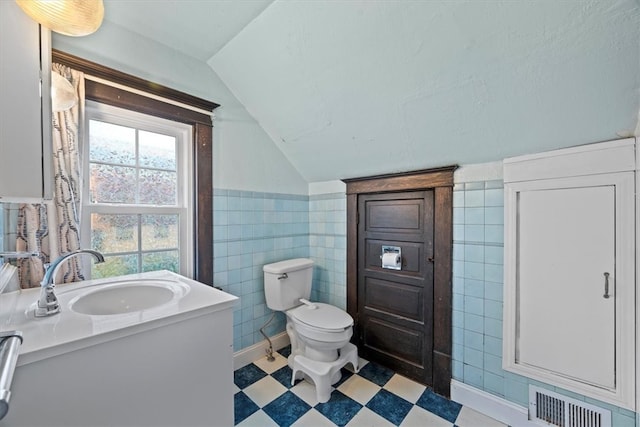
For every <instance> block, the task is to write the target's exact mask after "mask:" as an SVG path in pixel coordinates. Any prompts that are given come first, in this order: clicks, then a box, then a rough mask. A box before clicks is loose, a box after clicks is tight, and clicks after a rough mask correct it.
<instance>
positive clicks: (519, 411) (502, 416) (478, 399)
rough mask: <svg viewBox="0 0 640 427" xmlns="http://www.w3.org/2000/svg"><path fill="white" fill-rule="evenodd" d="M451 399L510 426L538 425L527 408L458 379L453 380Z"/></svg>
mask: <svg viewBox="0 0 640 427" xmlns="http://www.w3.org/2000/svg"><path fill="white" fill-rule="evenodd" d="M451 400H453V401H456V402H458V403H460V404H462V405H463V406H468V407H469V408H471V409H473V410H475V411H478V412H480V413H482V414H484V415H486V416H488V417H491V418H493V419H496V420H498V421H500V422H502V423H505V424H507V425H510V426H514V427H535V426H538V424H535V423H532V422H531V421H529V419H528V418H529V415H528V411H527V408H525V407H523V406H520V405H516V404H515V403H512V402H509V401H508V400H505V399H503V398H501V397H497V396H494V395H493V394H490V393H487V392H486V391H482V390H479V389H477V388H475V387H471V386H469V385H467V384H464V383H461V382H459V381H456V380H451Z"/></svg>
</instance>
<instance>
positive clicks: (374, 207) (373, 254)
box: [357, 190, 434, 385]
mask: <svg viewBox="0 0 640 427" xmlns="http://www.w3.org/2000/svg"><path fill="white" fill-rule="evenodd" d="M433 242H434V190H425V191H410V192H400V193H385V194H361V195H359V196H358V286H357V292H358V296H357V301H358V325H357V340H358V347H359V349H360V354H361V356H362V357H364V358H365V359H368V360H371V361H376V362H378V363H381V364H383V365H385V366H387V367H389V368H391V369H393V370H395V371H396V372H398V373H400V374H403V375H405V376H407V377H409V378H413V379H416V380H418V381H420V382H422V383H424V384H428V385H431V384H433V382H432V381H433V358H432V357H433V356H432V355H433V338H434V337H433V330H434V326H433V325H434V316H433V301H434V291H433V290H434V286H433V285H434V275H433V273H434V268H433V257H434V245H433ZM383 246H394V247H399V248H400V250H401V269H400V270H392V269H386V268H382V262H381V254H382V252H383Z"/></svg>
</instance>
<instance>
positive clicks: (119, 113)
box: [80, 100, 195, 279]
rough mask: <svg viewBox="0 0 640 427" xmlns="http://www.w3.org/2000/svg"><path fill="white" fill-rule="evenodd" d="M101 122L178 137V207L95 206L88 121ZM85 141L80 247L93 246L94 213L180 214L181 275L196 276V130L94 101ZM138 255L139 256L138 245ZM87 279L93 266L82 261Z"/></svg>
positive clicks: (88, 105)
mask: <svg viewBox="0 0 640 427" xmlns="http://www.w3.org/2000/svg"><path fill="white" fill-rule="evenodd" d="M90 120H98V121H104V122H108V123H113V124H116V125H121V126H127V127H132V128H135V129H140V130H145V131H149V132H155V133H160V134H164V135H171V136H174V137H175V138H176V171H177V176H178V185H177V190H178V194H177V201H176V205H175V206H158V205H142V204H140V205H131V204H123V203H92V202H91V197H90V194H89V174H90V167H89V141H90V138H89V121H90ZM84 125H85V126H84V133H85V138H84V142H83V147H82V148H83V159H82V163H83V164H82V176H83V183H82V198H81V200H82V208H81V221H80V224H81V231H80V243H81V244H80V246H81V247H85V248H89V247H91V214H93V213H99V214H159V215H162V214H178V215H179V218H180V221H179V236H178V253H179V262H180V271H178V273H179V274H181V275H183V276H186V277H193V272H194V238H193V235H194V231H195V228H194V202H193V192H194V179H193V173H192V171H193V144H192V141H193V127H192V126H190V125H188V124H184V123H180V122H176V121H173V120H167V119H163V118H160V117H155V116H151V115H148V114H143V113H138V112H135V111H131V110H127V109H124V108H119V107H114V106H111V105H107V104H102V103H98V102H95V101H89V100H87V101H86V108H85V122H84ZM140 243H141V242H139V244H140ZM136 253H138V254H139V253H140V247H139V246H138V248H137V250H136ZM83 262H84V263H85V264H84V265H83V267H84V269H83V270H84V272H85V277H87V279H89V278H91V266H90V264H89V262H87V261H86V258H85V259H84V260H83Z"/></svg>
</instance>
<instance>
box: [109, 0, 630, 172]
mask: <svg viewBox="0 0 640 427" xmlns="http://www.w3.org/2000/svg"><path fill="white" fill-rule="evenodd" d="M150 6H151V7H150ZM105 19H107V20H111V21H112V22H113V23H115V24H117V25H120V26H123V27H125V28H127V29H129V30H131V31H134V32H136V33H139V34H141V35H143V36H145V37H148V38H150V39H153V40H156V41H158V42H160V43H162V44H165V45H167V46H169V47H171V48H173V49H176V50H178V51H181V52H183V53H185V54H187V55H189V56H192V57H194V58H196V59H198V60H200V61H203V62H206V63H207V64H208V65H209V66H210V67H211V68H212V69H213V70H214V71H215V72H216V73H217V74H218V75H219V76H220V78H221V79H222V80H223V81H224V83H225V84H226V85H227V86H228V87H229V89H230V90H231V91H232V92H233V93H234V95H235V96H236V97H237V98H238V99H239V100H240V102H241V103H242V104H243V105H244V106H245V107H246V108H247V110H248V111H249V112H250V113H251V114H252V115H253V117H254V118H255V119H256V120H257V121H258V123H259V124H260V125H261V126H262V127H263V129H264V130H265V131H266V132H267V133H268V134H269V135H270V136H271V138H272V139H273V141H274V143H275V144H276V145H277V146H278V147H279V148H280V149H281V150H282V152H283V153H284V154H285V156H286V157H287V158H288V159H289V160H290V161H291V163H292V164H293V165H294V166H295V167H296V169H298V171H299V172H300V173H301V175H302V176H303V177H304V178H305V179H306V180H307V181H308V182H317V181H328V180H334V179H339V178H349V177H356V176H366V175H373V174H381V173H391V172H400V171H408V170H414V169H424V168H428V167H435V166H443V165H448V164H454V163H457V164H467V163H481V162H487V161H495V160H501V159H502V158H504V157H509V156H513V155H518V154H524V153H531V152H538V151H544V150H548V149H553V148H560V147H566V146H572V145H578V144H585V143H591V142H597V141H603V140H609V139H615V138H618V137H620V136H624V135H629V134H633V133H634V132H635V131H636V127H637V126H638V111H639V107H640V3H639V1H638V0H607V1H605V0H575V1H563V2H559V1H556V0H550V1H547V0H537V1H506V0H505V1H498V0H487V1H427V0H425V1H391V0H389V1H371V0H368V1H365V0H363V1H355V0H350V1H348V0H344V1H336V0H333V1H328V0H327V1H325V0H316V1H311V0H308V1H297V0H289V1H284V0H277V1H275V2H273V3H272V2H270V1H258V0H255V1H249V0H243V1H207V0H199V1H189V0H181V1H168V0H163V1H154V2H149V1H132V0H128V1H117V0H105ZM213 101H215V100H213ZM223 107H224V106H223Z"/></svg>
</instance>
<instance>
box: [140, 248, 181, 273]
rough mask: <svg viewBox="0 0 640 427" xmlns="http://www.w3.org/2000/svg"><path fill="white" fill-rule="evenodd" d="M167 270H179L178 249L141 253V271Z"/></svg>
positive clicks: (175, 271)
mask: <svg viewBox="0 0 640 427" xmlns="http://www.w3.org/2000/svg"><path fill="white" fill-rule="evenodd" d="M157 270H169V271H173V272H174V273H177V272H179V271H180V261H179V259H178V251H167V252H153V253H150V254H142V271H143V272H145V271H157Z"/></svg>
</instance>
